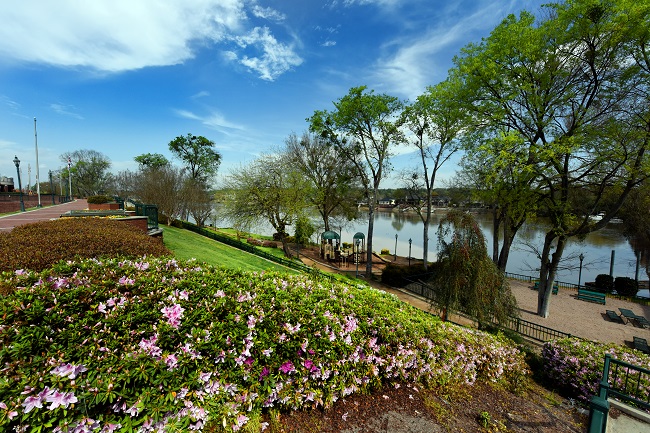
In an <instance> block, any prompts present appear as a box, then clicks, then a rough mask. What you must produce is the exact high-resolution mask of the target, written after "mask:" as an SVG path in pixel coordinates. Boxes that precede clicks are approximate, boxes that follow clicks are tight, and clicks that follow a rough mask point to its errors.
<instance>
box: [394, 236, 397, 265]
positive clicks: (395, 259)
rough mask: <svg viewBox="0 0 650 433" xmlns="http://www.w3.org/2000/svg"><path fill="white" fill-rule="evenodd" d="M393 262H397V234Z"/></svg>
mask: <svg viewBox="0 0 650 433" xmlns="http://www.w3.org/2000/svg"><path fill="white" fill-rule="evenodd" d="M393 261H397V233H395V258H394V259H393Z"/></svg>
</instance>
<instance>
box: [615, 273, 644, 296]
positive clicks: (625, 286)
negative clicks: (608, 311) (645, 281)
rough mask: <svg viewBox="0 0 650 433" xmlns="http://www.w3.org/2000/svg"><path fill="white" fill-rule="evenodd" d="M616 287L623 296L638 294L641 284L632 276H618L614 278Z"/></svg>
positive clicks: (617, 291)
mask: <svg viewBox="0 0 650 433" xmlns="http://www.w3.org/2000/svg"><path fill="white" fill-rule="evenodd" d="M614 289H615V290H616V293H617V294H619V295H621V296H630V297H634V296H636V294H637V292H638V291H639V285H638V284H637V282H636V281H634V279H632V278H630V277H616V280H614Z"/></svg>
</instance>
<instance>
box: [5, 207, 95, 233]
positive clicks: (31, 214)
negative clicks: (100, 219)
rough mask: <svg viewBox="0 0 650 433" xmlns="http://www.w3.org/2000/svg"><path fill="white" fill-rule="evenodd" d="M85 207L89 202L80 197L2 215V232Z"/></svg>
mask: <svg viewBox="0 0 650 433" xmlns="http://www.w3.org/2000/svg"><path fill="white" fill-rule="evenodd" d="M84 209H88V202H87V201H86V200H85V199H79V200H74V201H71V202H68V203H63V204H57V205H54V206H43V207H41V208H32V209H29V210H27V211H26V212H18V213H15V214H11V215H5V216H0V232H5V231H9V230H11V229H13V228H14V227H16V226H20V225H23V224H29V223H35V222H38V221H49V220H51V219H56V218H59V217H60V216H61V215H62V214H64V213H66V212H67V211H69V210H84Z"/></svg>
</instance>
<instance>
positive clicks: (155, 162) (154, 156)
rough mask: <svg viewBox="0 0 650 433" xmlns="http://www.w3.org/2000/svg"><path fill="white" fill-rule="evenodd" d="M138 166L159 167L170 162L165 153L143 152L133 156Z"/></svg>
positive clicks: (141, 167)
mask: <svg viewBox="0 0 650 433" xmlns="http://www.w3.org/2000/svg"><path fill="white" fill-rule="evenodd" d="M133 159H134V160H135V162H137V163H138V164H139V166H140V169H146V168H154V169H155V168H160V167H164V166H166V165H169V164H170V162H169V160H168V159H167V158H165V155H162V154H160V153H143V154H142V155H138V156H136V157H135V158H133Z"/></svg>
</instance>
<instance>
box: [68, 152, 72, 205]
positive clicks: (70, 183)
mask: <svg viewBox="0 0 650 433" xmlns="http://www.w3.org/2000/svg"><path fill="white" fill-rule="evenodd" d="M71 165H72V160H71V159H70V157H69V156H68V195H69V198H68V200H67V201H72V176H71V175H70V166H71Z"/></svg>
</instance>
